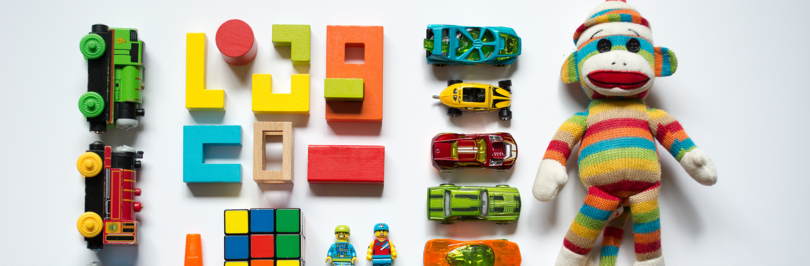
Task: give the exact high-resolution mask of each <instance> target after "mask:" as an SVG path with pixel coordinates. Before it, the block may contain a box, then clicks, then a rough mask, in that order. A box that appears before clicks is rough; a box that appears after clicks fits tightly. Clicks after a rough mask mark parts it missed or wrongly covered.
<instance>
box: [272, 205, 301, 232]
mask: <svg viewBox="0 0 810 266" xmlns="http://www.w3.org/2000/svg"><path fill="white" fill-rule="evenodd" d="M276 232H278V233H300V232H301V210H300V209H278V210H276Z"/></svg>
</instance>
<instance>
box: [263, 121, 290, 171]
mask: <svg viewBox="0 0 810 266" xmlns="http://www.w3.org/2000/svg"><path fill="white" fill-rule="evenodd" d="M266 136H282V145H283V154H282V157H281V171H265V170H264V168H265V166H266V154H265V152H264V148H265V145H266V144H267V138H266ZM292 144H293V128H292V123H290V122H255V123H253V181H256V183H288V184H291V183H293V179H292V149H293V147H292Z"/></svg>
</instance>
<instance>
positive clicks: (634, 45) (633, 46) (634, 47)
mask: <svg viewBox="0 0 810 266" xmlns="http://www.w3.org/2000/svg"><path fill="white" fill-rule="evenodd" d="M638 50H641V43H640V42H639V41H638V39H636V38H632V39H630V40H629V41H627V51H630V52H633V53H638Z"/></svg>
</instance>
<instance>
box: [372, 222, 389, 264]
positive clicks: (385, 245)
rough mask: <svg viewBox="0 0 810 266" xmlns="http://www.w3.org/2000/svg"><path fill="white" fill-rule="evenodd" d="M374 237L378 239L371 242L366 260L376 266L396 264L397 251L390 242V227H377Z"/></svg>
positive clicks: (381, 224) (380, 224) (382, 224)
mask: <svg viewBox="0 0 810 266" xmlns="http://www.w3.org/2000/svg"><path fill="white" fill-rule="evenodd" d="M374 236H376V237H377V239H375V240H374V241H371V245H369V246H368V254H367V255H366V259H367V260H370V261H371V263H372V265H374V266H391V264H393V263H394V260H393V259H396V258H397V249H396V248H395V247H394V244H393V243H391V241H389V240H388V225H387V224H384V223H378V224H377V225H375V226H374Z"/></svg>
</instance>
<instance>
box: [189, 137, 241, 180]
mask: <svg viewBox="0 0 810 266" xmlns="http://www.w3.org/2000/svg"><path fill="white" fill-rule="evenodd" d="M204 146H242V127H241V126H183V182H186V183H200V182H203V183H204V182H242V165H240V164H206V163H204V162H205V155H204V152H203V150H204Z"/></svg>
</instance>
